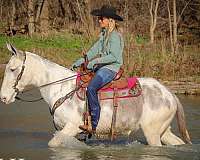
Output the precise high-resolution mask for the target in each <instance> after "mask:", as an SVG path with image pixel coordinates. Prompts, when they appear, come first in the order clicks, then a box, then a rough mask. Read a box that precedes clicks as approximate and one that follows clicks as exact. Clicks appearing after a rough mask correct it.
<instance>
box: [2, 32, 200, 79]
mask: <svg viewBox="0 0 200 160" xmlns="http://www.w3.org/2000/svg"><path fill="white" fill-rule="evenodd" d="M6 42H9V43H12V44H13V45H14V46H15V47H16V48H17V49H20V50H23V51H30V52H33V53H35V54H38V55H40V56H42V57H44V58H47V59H49V60H51V61H53V62H55V63H58V64H61V65H63V66H66V67H69V66H71V64H72V63H73V61H75V60H76V59H78V58H79V57H81V54H80V53H81V51H82V50H83V49H85V48H86V49H88V48H90V46H91V45H92V44H93V43H94V39H93V40H90V41H87V40H86V39H85V38H84V37H81V36H80V35H73V34H69V33H65V32H63V33H55V34H51V35H48V36H41V35H34V36H33V37H31V38H30V37H28V36H24V35H21V36H14V37H7V36H3V35H0V63H6V62H7V61H8V60H9V58H10V53H9V51H8V49H7V48H6ZM147 42H148V39H147V38H145V37H141V36H139V37H138V36H137V37H135V38H134V37H127V38H126V39H125V44H126V48H125V49H124V64H125V68H126V75H129V76H135V75H136V76H139V77H154V78H158V79H162V80H178V79H182V78H191V77H192V79H193V80H194V81H200V76H199V75H200V54H199V52H200V48H198V47H197V46H183V47H180V48H179V53H178V54H177V55H172V54H171V53H170V51H169V48H170V47H169V45H168V44H167V43H166V44H164V45H163V44H161V43H162V42H161V41H158V42H157V43H156V44H155V45H148V43H147ZM127 44H128V45H127ZM141 44H142V45H141ZM163 46H164V47H163ZM127 47H130V48H127ZM128 50H129V51H130V53H129V54H130V55H129V56H127V51H128ZM127 57H129V60H128V58H127ZM128 61H129V62H130V64H127V62H128ZM0 77H2V75H1V74H0Z"/></svg>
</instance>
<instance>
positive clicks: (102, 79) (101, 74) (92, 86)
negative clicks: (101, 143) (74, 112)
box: [86, 68, 116, 130]
mask: <svg viewBox="0 0 200 160" xmlns="http://www.w3.org/2000/svg"><path fill="white" fill-rule="evenodd" d="M115 76H116V72H114V71H112V70H109V69H107V68H101V69H99V70H98V71H97V72H96V74H95V76H94V78H93V79H92V80H91V81H90V83H89V85H88V87H87V91H86V94H87V98H88V106H89V112H90V115H91V122H92V129H93V130H95V129H96V127H97V125H98V122H99V118H100V104H99V100H98V95H97V92H98V90H99V89H100V88H102V87H103V86H105V85H106V84H108V83H109V82H111V81H112V80H113V79H114V77H115Z"/></svg>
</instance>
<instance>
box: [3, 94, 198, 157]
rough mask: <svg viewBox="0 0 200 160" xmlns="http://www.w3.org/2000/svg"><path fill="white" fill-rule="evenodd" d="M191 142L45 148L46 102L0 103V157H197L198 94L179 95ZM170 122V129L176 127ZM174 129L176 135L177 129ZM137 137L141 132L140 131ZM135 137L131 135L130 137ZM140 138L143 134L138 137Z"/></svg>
mask: <svg viewBox="0 0 200 160" xmlns="http://www.w3.org/2000/svg"><path fill="white" fill-rule="evenodd" d="M179 98H180V100H181V102H182V103H183V105H184V110H185V114H186V119H187V127H188V130H189V132H190V134H191V138H192V142H193V145H183V146H164V147H150V146H147V145H145V143H144V140H143V139H141V141H140V142H142V144H140V143H138V142H137V141H136V142H135V141H132V142H130V141H129V140H127V139H126V138H121V139H118V140H117V141H116V142H115V143H109V142H108V141H94V142H88V145H89V147H81V148H72V147H71V148H70V147H65V148H48V146H47V144H48V141H49V140H50V139H51V138H52V136H53V133H54V131H55V130H54V128H53V124H52V117H51V116H50V114H49V111H48V106H47V104H46V103H44V102H43V101H42V102H38V103H21V102H16V103H13V104H10V105H4V104H2V103H0V122H1V123H0V142H1V145H0V158H3V159H10V158H14V157H16V158H17V157H22V158H24V159H25V160H26V159H44V160H46V159H50V160H74V159H76V160H94V159H96V160H114V159H115V160H121V159H123V160H129V159H131V160H132V159H134V160H174V159H176V160H188V159H190V160H200V128H199V124H200V97H185V96H180V97H179ZM175 124H176V123H174V125H173V128H177V126H176V125H175ZM174 132H175V133H176V134H177V135H178V132H177V130H174ZM138 134H139V137H140V136H141V135H142V134H140V133H138ZM135 138H137V140H138V137H136V136H135V135H134V138H133V140H135ZM141 138H144V137H141Z"/></svg>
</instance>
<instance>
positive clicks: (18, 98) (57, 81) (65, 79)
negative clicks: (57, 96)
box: [13, 52, 92, 102]
mask: <svg viewBox="0 0 200 160" xmlns="http://www.w3.org/2000/svg"><path fill="white" fill-rule="evenodd" d="M23 53H24V60H23V65H22V69H21V71H20V73H19V75H18V76H17V80H16V82H15V83H14V85H13V89H14V90H15V92H16V93H17V95H19V93H20V92H19V89H18V88H17V85H18V83H19V81H20V80H21V78H22V75H23V73H24V70H25V62H26V53H25V52H23ZM91 72H92V71H90V72H87V73H83V74H79V75H73V76H70V77H66V78H63V79H59V80H56V81H53V82H50V83H47V84H44V85H41V86H38V87H34V88H30V89H27V90H25V91H23V92H22V93H25V92H29V91H31V90H34V89H37V88H43V87H46V86H49V85H54V84H57V83H59V82H63V81H67V80H70V79H71V78H74V77H77V76H80V77H81V76H84V75H87V74H89V73H91ZM78 89H79V88H78ZM76 90H77V88H75V89H74V90H72V91H71V92H75V91H76ZM71 92H69V93H68V94H70V93H71ZM68 94H67V95H68ZM15 98H16V99H17V100H20V101H23V102H37V101H40V100H42V99H43V98H42V97H41V98H38V99H35V100H25V99H22V98H20V97H19V96H16V97H15Z"/></svg>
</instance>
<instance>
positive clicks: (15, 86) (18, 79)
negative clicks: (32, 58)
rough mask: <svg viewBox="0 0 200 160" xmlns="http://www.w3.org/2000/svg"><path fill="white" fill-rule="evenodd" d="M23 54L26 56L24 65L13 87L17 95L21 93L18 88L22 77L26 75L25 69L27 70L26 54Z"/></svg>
mask: <svg viewBox="0 0 200 160" xmlns="http://www.w3.org/2000/svg"><path fill="white" fill-rule="evenodd" d="M23 54H24V60H23V64H22V69H21V71H20V73H19V74H18V76H17V79H16V81H15V83H14V85H13V89H14V90H15V92H16V93H17V94H18V93H19V89H18V88H17V85H18V83H19V81H20V80H21V78H22V75H23V73H24V69H25V62H26V53H25V52H23Z"/></svg>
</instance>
